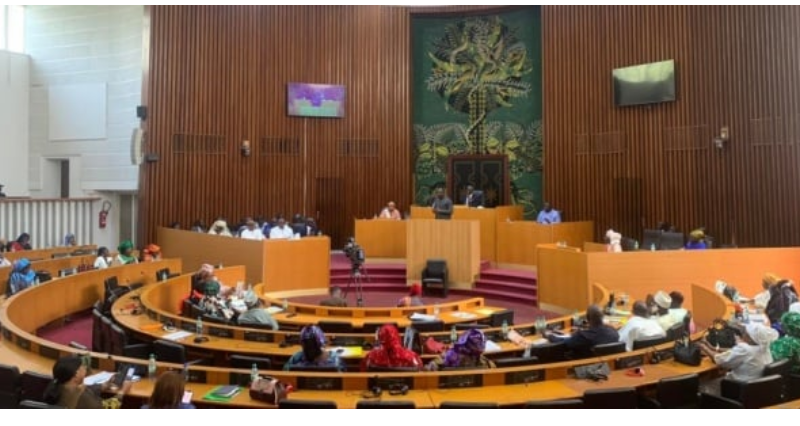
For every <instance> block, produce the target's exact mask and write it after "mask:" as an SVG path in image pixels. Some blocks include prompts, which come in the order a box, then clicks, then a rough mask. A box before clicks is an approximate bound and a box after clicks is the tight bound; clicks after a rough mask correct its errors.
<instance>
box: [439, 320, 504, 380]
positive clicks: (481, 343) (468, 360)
mask: <svg viewBox="0 0 800 426" xmlns="http://www.w3.org/2000/svg"><path fill="white" fill-rule="evenodd" d="M485 349H486V336H484V334H483V332H482V331H481V330H478V329H476V328H472V329H469V330H467V331H465V332H464V333H463V334H462V335H461V337H459V338H458V341H457V342H456V343H455V344H454V345H453V347H452V348H450V349H448V350H447V352H445V353H444V356H442V357H439V358H437V359H435V360H433V361H431V362H430V363H429V364H428V367H427V368H428V370H434V371H436V370H440V369H442V368H475V369H478V368H494V367H495V365H494V362H492V361H490V360H489V359H488V358H486V357H485V356H483V351H484V350H485Z"/></svg>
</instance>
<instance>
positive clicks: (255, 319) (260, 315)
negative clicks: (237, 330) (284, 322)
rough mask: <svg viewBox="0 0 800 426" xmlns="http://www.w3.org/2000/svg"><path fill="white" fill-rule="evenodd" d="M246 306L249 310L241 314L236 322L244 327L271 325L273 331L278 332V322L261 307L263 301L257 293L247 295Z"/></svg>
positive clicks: (250, 292)
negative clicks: (248, 325)
mask: <svg viewBox="0 0 800 426" xmlns="http://www.w3.org/2000/svg"><path fill="white" fill-rule="evenodd" d="M244 304H245V306H247V310H246V311H245V312H240V313H239V318H238V319H237V320H236V322H237V323H238V324H239V325H241V326H244V327H246V326H247V324H259V325H269V326H271V327H272V330H273V331H278V321H275V318H272V315H270V314H269V312H267V311H266V310H265V309H264V308H263V307H262V306H261V299H259V298H258V296H257V295H256V294H255V293H253V292H252V291H248V292H247V293H245V295H244Z"/></svg>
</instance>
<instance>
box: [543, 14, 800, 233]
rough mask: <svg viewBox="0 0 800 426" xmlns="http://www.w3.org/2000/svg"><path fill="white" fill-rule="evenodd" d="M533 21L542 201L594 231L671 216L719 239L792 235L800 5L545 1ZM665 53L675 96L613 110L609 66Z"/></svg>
mask: <svg viewBox="0 0 800 426" xmlns="http://www.w3.org/2000/svg"><path fill="white" fill-rule="evenodd" d="M542 19H543V43H544V111H545V114H544V115H545V119H544V132H545V148H544V151H545V178H544V179H545V182H544V188H545V197H546V199H548V200H549V201H551V202H552V203H553V204H554V205H555V206H557V207H558V208H561V209H563V210H564V211H565V213H566V214H565V215H566V217H567V218H568V220H580V219H591V220H594V221H595V223H596V225H595V226H596V227H595V232H596V234H597V236H598V237H599V236H601V235H602V233H603V232H604V231H605V230H606V229H607V228H609V227H613V228H615V229H619V230H621V231H622V232H623V233H624V234H626V235H633V236H635V237H640V235H639V234H640V230H641V229H642V227H643V226H651V227H652V226H654V225H655V224H656V223H657V222H658V221H660V220H669V221H671V222H673V223H674V224H676V225H677V226H678V227H679V228H680V229H681V230H684V231H688V230H690V229H692V228H693V227H696V226H703V225H705V226H707V227H708V230H709V233H711V234H712V235H713V236H715V237H716V242H717V243H725V244H728V243H733V242H735V243H738V244H739V245H740V246H768V245H773V246H784V245H797V244H800V232H799V231H800V229H799V228H800V224H798V221H796V220H793V219H791V215H792V213H793V212H794V211H795V210H797V208H798V204H800V196H799V195H798V194H800V176H798V175H799V174H800V173H799V172H798V168H797V167H796V165H797V164H798V160H800V153H799V152H798V146H799V145H798V144H800V140H798V139H799V138H800V106H798V103H799V102H800V80H798V79H797V63H798V62H799V61H800V50H798V40H800V27H799V26H798V25H796V24H797V22H800V9H799V8H796V7H772V6H764V7H739V6H712V7H705V6H611V7H607V6H589V7H586V6H555V7H551V6H545V7H543V18H542ZM665 59H675V62H676V71H677V82H678V100H677V101H676V102H672V103H666V104H661V105H653V106H649V107H648V106H644V107H627V108H617V107H615V106H614V105H613V92H612V84H611V72H612V70H613V69H614V68H618V67H623V66H628V65H634V64H639V63H646V62H653V61H659V60H665ZM722 126H728V127H729V128H730V135H731V140H730V142H729V145H728V147H726V148H725V149H724V150H717V149H715V148H714V147H713V146H712V138H713V137H714V136H715V135H717V134H718V133H719V129H720V128H721V127H722ZM616 139H622V140H623V142H621V143H618V142H619V141H618V140H616ZM587 144H588V145H589V146H591V147H592V148H594V150H593V151H592V152H589V153H586V150H584V149H581V148H582V147H585V146H586V145H587ZM618 146H621V147H622V149H615V148H616V147H618Z"/></svg>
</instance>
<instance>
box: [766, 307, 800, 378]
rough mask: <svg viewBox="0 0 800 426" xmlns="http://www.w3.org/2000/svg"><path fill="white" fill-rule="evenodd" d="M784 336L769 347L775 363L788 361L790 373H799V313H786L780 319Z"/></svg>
mask: <svg viewBox="0 0 800 426" xmlns="http://www.w3.org/2000/svg"><path fill="white" fill-rule="evenodd" d="M781 326H782V327H783V331H784V332H785V333H786V335H785V336H783V337H781V338H780V339H778V340H776V341H774V342H772V344H771V345H770V346H769V349H770V352H771V353H772V358H773V359H774V360H775V361H780V360H782V359H788V360H790V361H791V363H792V373H795V374H797V373H800V313H798V312H787V313H785V314H783V316H782V317H781Z"/></svg>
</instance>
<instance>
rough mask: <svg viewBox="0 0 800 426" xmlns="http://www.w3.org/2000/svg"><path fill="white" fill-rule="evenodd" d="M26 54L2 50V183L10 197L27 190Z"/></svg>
mask: <svg viewBox="0 0 800 426" xmlns="http://www.w3.org/2000/svg"><path fill="white" fill-rule="evenodd" d="M29 64H30V62H29V60H28V56H27V55H20V54H18V53H10V52H6V51H0V158H2V159H3V161H2V165H0V184H3V185H5V188H4V189H3V192H5V193H6V195H8V196H9V197H24V196H27V195H28V193H29V189H28V122H29V114H28V101H29V99H30V83H29V76H30V70H29Z"/></svg>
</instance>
